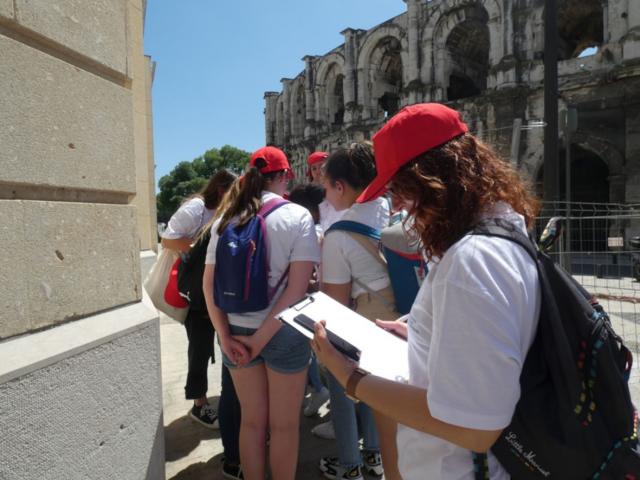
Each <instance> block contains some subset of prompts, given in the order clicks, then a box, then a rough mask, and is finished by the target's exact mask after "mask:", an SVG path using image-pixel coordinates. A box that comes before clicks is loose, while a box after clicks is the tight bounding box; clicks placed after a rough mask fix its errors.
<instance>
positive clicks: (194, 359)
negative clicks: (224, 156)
mask: <svg viewBox="0 0 640 480" xmlns="http://www.w3.org/2000/svg"><path fill="white" fill-rule="evenodd" d="M235 179H236V177H235V175H233V174H232V173H230V172H228V171H227V170H220V171H219V172H217V173H216V174H215V175H213V176H212V177H211V179H210V180H209V182H208V183H207V185H206V186H205V187H204V188H203V189H202V191H200V192H199V193H198V194H196V195H194V196H193V197H191V198H189V199H188V200H186V201H185V202H184V203H183V204H182V205H181V206H180V208H179V209H178V210H177V211H176V212H175V213H174V214H173V216H172V217H171V219H170V220H169V224H168V225H167V228H166V230H165V231H164V232H163V233H162V240H161V244H162V247H163V248H169V249H171V250H175V251H177V252H180V253H188V252H189V250H190V249H191V245H192V244H193V242H194V241H195V239H196V237H197V236H198V234H199V233H200V231H201V229H202V228H203V227H204V226H205V225H207V224H208V223H209V221H210V220H211V219H212V217H213V215H214V213H215V211H216V208H217V207H218V204H219V203H220V200H221V199H222V196H223V195H224V193H225V192H226V191H227V190H228V189H229V187H230V186H231V184H232V183H233V182H234V181H235ZM184 326H185V328H186V330H187V338H188V340H189V348H188V362H189V364H188V365H189V367H188V371H187V383H186V386H185V396H186V398H187V399H189V400H193V401H194V405H193V408H192V409H191V411H190V412H189V415H190V416H191V418H193V419H194V420H196V421H198V422H199V423H200V424H202V425H204V426H206V427H208V428H213V427H215V426H216V425H217V414H216V412H215V410H214V409H213V407H211V406H210V405H209V404H208V402H207V365H208V363H209V360H210V359H212V358H213V336H214V331H213V327H212V326H211V322H210V321H209V317H208V315H207V312H195V311H193V310H192V309H190V310H189V313H188V314H187V318H186V319H185V322H184Z"/></svg>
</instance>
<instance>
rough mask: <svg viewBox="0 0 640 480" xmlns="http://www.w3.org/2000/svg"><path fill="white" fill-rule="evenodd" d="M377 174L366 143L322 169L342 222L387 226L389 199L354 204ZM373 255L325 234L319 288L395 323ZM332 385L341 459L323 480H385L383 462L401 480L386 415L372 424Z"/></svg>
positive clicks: (383, 271) (385, 278) (382, 271)
mask: <svg viewBox="0 0 640 480" xmlns="http://www.w3.org/2000/svg"><path fill="white" fill-rule="evenodd" d="M375 173H376V172H375V162H374V157H373V151H372V150H371V146H370V145H368V144H363V143H355V144H353V145H352V146H351V147H350V148H348V149H342V150H338V151H336V152H334V153H332V154H331V155H330V156H329V158H328V159H327V161H326V163H325V166H324V186H325V190H326V198H327V200H328V201H329V203H331V205H333V206H334V207H335V208H336V210H344V212H345V213H344V215H343V216H342V220H350V221H353V222H358V223H361V224H364V225H366V226H368V227H371V228H374V229H376V230H381V229H382V228H384V227H386V226H388V225H389V203H388V202H387V200H386V199H384V198H379V199H374V200H372V201H371V202H367V203H362V204H358V203H356V199H357V198H358V196H359V195H360V194H361V193H362V191H363V190H364V188H365V187H366V186H367V185H368V184H369V182H370V181H371V180H373V178H374V177H375ZM366 242H368V244H367V243H366ZM365 245H368V246H370V247H369V248H367V246H365ZM371 247H373V248H371ZM372 250H373V251H374V252H375V251H376V247H375V246H374V243H373V242H372V241H371V240H370V239H368V238H366V237H363V236H360V235H354V234H351V233H348V232H345V231H341V230H335V231H332V230H331V229H330V230H329V231H327V232H325V237H324V241H323V244H322V286H321V289H322V291H323V292H325V293H326V294H327V295H329V296H331V297H333V298H334V299H336V300H337V301H339V302H340V303H342V304H344V305H347V306H351V307H352V308H353V309H354V310H356V311H357V312H358V313H360V314H361V315H363V316H365V317H367V318H369V319H370V320H375V319H376V318H383V319H392V318H395V317H396V316H397V315H396V313H395V311H394V298H393V292H392V290H391V282H390V279H389V275H388V272H387V268H386V266H385V265H383V264H382V263H381V262H379V261H377V260H376V258H375V257H374V255H373V254H372ZM380 353H381V354H384V352H380ZM328 383H329V393H330V398H331V418H332V420H333V427H334V430H335V434H336V441H337V447H338V456H337V457H325V458H323V459H321V461H320V469H321V470H322V471H323V472H324V474H325V476H326V477H327V478H340V479H343V478H345V479H346V478H348V479H360V478H362V472H361V469H362V468H364V469H365V470H367V471H369V472H370V473H373V474H375V475H381V474H382V470H383V469H382V462H383V463H384V473H385V478H387V479H389V480H395V479H396V478H398V477H397V475H395V470H396V467H395V463H396V460H395V427H393V426H391V427H387V428H385V426H387V425H386V423H384V422H383V420H384V419H383V418H382V416H380V415H376V416H375V419H374V415H373V412H372V411H371V409H370V408H369V407H368V406H367V405H365V404H362V403H361V404H358V405H354V403H353V401H352V400H350V399H348V398H347V397H346V396H345V392H344V389H343V388H342V386H341V385H340V384H339V383H338V382H337V381H336V379H335V378H333V376H331V375H329V376H328ZM358 419H359V420H360V421H359V422H358V421H357V420H358ZM358 423H359V424H360V428H361V430H362V435H363V447H364V449H363V452H362V454H361V452H360V450H359V448H358V438H359V436H358ZM389 428H391V431H389ZM380 452H381V453H382V462H381V458H380Z"/></svg>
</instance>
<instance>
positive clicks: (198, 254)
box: [178, 231, 211, 312]
mask: <svg viewBox="0 0 640 480" xmlns="http://www.w3.org/2000/svg"><path fill="white" fill-rule="evenodd" d="M210 238H211V232H209V231H207V232H206V234H204V235H203V236H202V237H200V239H199V240H198V241H197V242H196V243H195V245H193V247H192V248H191V250H189V253H187V254H186V255H183V256H182V262H180V265H179V266H178V291H179V292H180V296H182V297H183V298H184V299H185V300H186V301H187V302H188V303H189V309H190V310H193V311H196V312H206V311H207V303H206V302H205V300H204V294H203V293H202V277H203V275H204V261H205V259H206V257H207V247H208V246H209V239H210Z"/></svg>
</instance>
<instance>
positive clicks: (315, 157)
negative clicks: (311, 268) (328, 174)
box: [307, 152, 345, 232]
mask: <svg viewBox="0 0 640 480" xmlns="http://www.w3.org/2000/svg"><path fill="white" fill-rule="evenodd" d="M328 157H329V154H328V153H327V152H313V153H312V154H311V155H309V157H308V158H307V165H309V173H308V177H309V180H311V183H315V184H316V185H324V181H323V169H324V165H325V162H326V161H327V158H328ZM318 208H319V209H320V222H319V224H320V228H321V230H322V231H323V232H324V231H326V230H328V229H329V227H330V226H331V225H333V224H334V223H335V222H337V221H338V220H340V218H342V215H344V212H345V211H344V209H342V210H338V209H336V207H334V206H333V205H332V204H331V202H329V201H328V200H327V199H326V198H325V199H324V200H323V201H322V202H320V205H319V207H318Z"/></svg>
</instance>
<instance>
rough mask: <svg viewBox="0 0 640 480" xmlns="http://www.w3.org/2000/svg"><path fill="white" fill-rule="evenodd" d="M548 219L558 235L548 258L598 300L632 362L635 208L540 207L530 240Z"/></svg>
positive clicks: (637, 319) (636, 292) (636, 293)
mask: <svg viewBox="0 0 640 480" xmlns="http://www.w3.org/2000/svg"><path fill="white" fill-rule="evenodd" d="M552 218H554V219H555V220H556V227H558V228H559V229H560V230H561V233H560V234H559V235H558V239H557V241H556V243H555V244H554V246H553V249H552V251H551V256H552V257H554V258H555V259H556V260H557V261H558V263H560V264H561V265H562V266H564V267H565V268H566V269H567V270H568V271H570V272H571V273H572V275H573V276H574V277H575V278H576V279H577V280H578V281H579V282H580V283H581V284H582V285H583V286H584V287H585V288H586V289H587V290H588V291H589V292H590V293H592V294H593V295H594V296H595V297H596V298H597V299H598V300H599V302H600V304H601V305H602V306H603V307H604V308H605V310H606V311H607V313H608V314H609V316H610V317H611V322H612V324H613V327H614V329H615V330H616V332H617V333H618V334H619V335H620V336H621V337H622V338H623V339H624V341H625V344H626V345H627V347H628V348H629V349H630V350H631V351H632V352H633V353H634V356H635V357H636V359H638V358H639V357H640V326H639V323H640V282H639V281H638V280H639V279H640V243H636V242H634V241H633V237H635V236H638V235H640V204H634V205H630V204H611V203H607V204H603V203H566V202H560V203H545V204H544V205H543V209H542V212H541V215H540V217H539V218H538V219H537V220H536V228H535V234H536V238H540V236H541V235H542V233H543V231H544V229H545V226H546V225H547V224H548V223H549V221H550V220H551V219H552ZM636 364H637V361H636ZM631 381H632V383H634V384H635V385H636V386H637V385H639V384H640V369H634V373H633V375H632V380H631Z"/></svg>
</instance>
